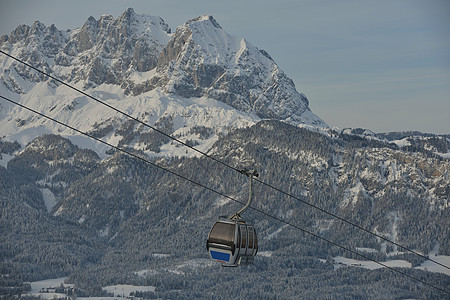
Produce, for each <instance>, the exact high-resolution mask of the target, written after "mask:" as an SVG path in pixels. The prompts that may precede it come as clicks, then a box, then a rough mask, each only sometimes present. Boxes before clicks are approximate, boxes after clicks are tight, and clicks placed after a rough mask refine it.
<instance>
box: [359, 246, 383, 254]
mask: <svg viewBox="0 0 450 300" xmlns="http://www.w3.org/2000/svg"><path fill="white" fill-rule="evenodd" d="M356 250H358V251H359V252H366V253H376V252H378V251H377V250H376V249H373V248H364V247H362V248H358V247H357V248H356Z"/></svg>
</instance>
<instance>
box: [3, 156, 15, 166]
mask: <svg viewBox="0 0 450 300" xmlns="http://www.w3.org/2000/svg"><path fill="white" fill-rule="evenodd" d="M13 158H14V155H9V154H5V153H1V154H0V166H2V167H4V168H6V167H7V166H8V162H9V161H10V160H11V159H13Z"/></svg>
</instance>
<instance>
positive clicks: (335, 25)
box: [0, 0, 450, 133]
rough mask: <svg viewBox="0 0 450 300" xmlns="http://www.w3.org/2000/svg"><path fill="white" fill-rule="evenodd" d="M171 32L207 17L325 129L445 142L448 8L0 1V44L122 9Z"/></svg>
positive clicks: (400, 0)
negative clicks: (274, 73) (40, 27)
mask: <svg viewBox="0 0 450 300" xmlns="http://www.w3.org/2000/svg"><path fill="white" fill-rule="evenodd" d="M128 7H132V8H134V10H135V12H136V13H138V14H149V15H154V16H160V17H162V18H163V19H164V20H165V21H166V22H167V23H168V24H169V26H170V27H171V28H172V31H175V29H176V27H177V26H179V25H181V24H183V23H184V22H185V21H187V20H189V19H192V18H195V17H197V16H200V15H203V14H212V15H213V16H214V18H215V19H216V20H217V21H218V22H219V24H220V25H221V26H222V28H223V29H224V30H225V31H227V32H228V33H229V34H232V35H235V36H238V37H244V38H245V39H246V40H247V41H249V42H250V43H252V44H253V45H255V46H256V47H258V48H260V49H264V50H266V51H267V52H268V53H269V54H270V55H271V56H272V58H273V59H274V60H275V61H276V62H277V64H278V65H279V66H280V67H281V69H282V70H284V71H285V72H286V74H287V75H288V76H289V77H291V78H292V79H293V80H294V82H295V84H296V87H297V90H299V91H300V92H302V93H304V94H305V95H306V96H307V97H308V99H309V101H310V107H311V109H312V111H313V112H314V113H316V114H317V115H319V116H320V117H321V118H322V119H324V120H325V121H326V122H327V123H328V124H329V125H330V126H338V127H353V128H356V127H363V128H368V129H371V130H373V131H375V132H387V131H402V130H419V131H422V132H432V133H450V1H448V0H396V1H392V0H377V1H368V0H278V1H274V0H272V1H267V0H250V1H244V0H240V1H236V0H227V1H220V2H219V1H211V0H193V1H185V0H184V1H183V0H77V1H64V0H40V1H35V0H11V1H5V0H0V34H9V33H10V32H11V31H12V30H14V29H15V28H16V27H17V26H18V25H19V24H28V25H31V24H32V23H33V22H34V21H35V20H39V21H41V22H43V23H44V24H46V25H51V24H55V25H56V27H58V29H69V28H70V29H74V28H76V27H80V26H82V25H83V23H84V22H85V21H86V19H87V18H88V17H89V16H93V17H94V18H96V19H98V18H99V17H100V16H101V15H102V14H111V15H113V16H119V15H120V14H122V13H123V11H124V10H125V9H126V8H128Z"/></svg>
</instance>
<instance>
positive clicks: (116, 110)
mask: <svg viewBox="0 0 450 300" xmlns="http://www.w3.org/2000/svg"><path fill="white" fill-rule="evenodd" d="M0 53H2V54H4V55H6V56H8V57H10V58H12V59H14V60H16V61H18V62H20V63H22V64H24V65H26V66H27V67H29V68H32V69H33V70H35V71H37V72H39V73H41V74H43V75H45V76H48V77H49V78H51V79H53V80H55V81H57V82H59V83H61V84H63V85H65V86H67V87H69V88H71V89H73V90H75V91H77V92H79V93H81V94H83V95H85V96H86V97H88V98H91V99H92V100H94V101H96V102H98V103H100V104H103V105H105V106H106V107H108V108H110V109H112V110H114V111H115V112H118V113H120V114H122V115H124V116H126V117H128V118H129V119H131V120H134V121H136V122H138V123H139V124H142V125H144V126H145V127H148V128H150V129H152V130H154V131H156V132H158V133H160V134H162V135H164V136H166V137H168V138H170V139H172V140H174V141H176V142H178V143H180V144H181V145H183V146H186V147H188V148H190V149H192V150H194V151H196V152H198V153H200V154H202V155H204V156H206V157H208V158H210V159H212V160H214V161H216V162H218V163H220V164H222V165H223V166H225V167H227V168H230V169H232V170H234V171H237V172H239V173H240V170H239V169H237V168H235V167H233V166H231V165H229V164H227V163H225V162H223V161H221V160H219V159H217V158H215V157H213V156H211V155H209V154H207V153H205V152H203V151H201V150H198V149H196V148H195V147H193V146H190V145H188V144H186V143H185V142H182V141H181V140H179V139H177V138H176V137H173V136H171V135H170V134H167V133H165V132H164V131H162V130H159V129H157V128H155V127H153V126H151V125H150V124H147V123H145V122H143V121H141V120H139V119H137V118H135V117H133V116H131V115H129V114H127V113H125V112H123V111H121V110H119V109H117V108H115V107H114V106H111V105H109V104H108V103H105V102H103V101H101V100H99V99H97V98H95V97H94V96H92V95H89V94H88V93H86V92H84V91H82V90H80V89H78V88H76V87H74V86H72V85H70V84H68V83H66V82H64V81H63V80H61V79H59V78H56V77H54V76H52V75H50V74H48V73H46V72H44V71H42V70H40V69H38V68H36V67H34V66H32V65H30V64H28V63H26V62H24V61H22V60H20V59H19V58H17V57H14V56H12V55H10V54H8V53H6V52H4V51H3V50H0ZM255 181H257V182H259V183H261V184H263V185H265V186H267V187H269V188H271V189H274V190H276V191H278V192H280V193H282V194H284V195H287V196H289V197H291V198H293V199H295V200H298V201H300V202H302V203H304V204H306V205H309V206H310V207H312V208H314V209H317V210H319V211H321V212H323V213H326V214H328V215H329V216H331V217H333V218H336V219H338V220H340V221H342V222H344V223H347V224H349V225H351V226H354V227H356V228H358V229H360V230H362V231H364V232H366V233H369V234H371V235H373V236H375V237H378V238H380V239H382V240H384V241H386V242H389V243H391V244H393V245H395V246H397V247H400V248H401V249H403V250H406V251H408V252H411V253H413V254H415V255H417V256H419V257H422V258H424V259H427V260H429V261H431V262H433V263H435V264H437V265H440V266H442V267H444V268H446V269H449V270H450V267H449V266H446V265H444V264H442V263H440V262H438V261H436V260H434V259H432V258H430V257H426V256H425V255H423V254H420V253H419V252H417V251H414V250H412V249H409V248H407V247H405V246H402V245H400V244H398V243H396V242H394V241H391V240H389V239H387V238H385V237H383V236H381V235H379V234H377V233H375V232H372V231H370V230H368V229H366V228H364V227H362V226H360V225H357V224H355V223H353V222H351V221H348V220H346V219H344V218H342V217H339V216H338V215H336V214H333V213H331V212H328V211H326V210H325V209H323V208H320V207H318V206H316V205H314V204H312V203H310V202H308V201H306V200H303V199H300V198H299V197H296V196H294V195H292V194H290V193H288V192H285V191H283V190H281V189H279V188H277V187H274V186H272V185H270V184H268V183H266V182H264V181H262V180H260V179H257V178H255Z"/></svg>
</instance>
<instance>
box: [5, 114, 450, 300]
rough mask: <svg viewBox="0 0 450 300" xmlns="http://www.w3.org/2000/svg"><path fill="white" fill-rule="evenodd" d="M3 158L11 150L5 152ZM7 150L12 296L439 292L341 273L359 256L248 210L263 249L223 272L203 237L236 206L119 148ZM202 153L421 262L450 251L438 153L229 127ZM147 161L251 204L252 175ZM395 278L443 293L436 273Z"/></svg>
mask: <svg viewBox="0 0 450 300" xmlns="http://www.w3.org/2000/svg"><path fill="white" fill-rule="evenodd" d="M330 132H331V131H330ZM1 149H11V150H8V151H9V153H12V152H13V151H16V150H17V146H16V145H14V144H11V143H6V142H2V148H1ZM2 152H4V153H5V152H7V150H2ZM135 153H136V154H137V155H142V156H143V157H144V154H143V153H142V152H135ZM15 154H16V155H15V157H14V158H12V159H11V160H9V162H8V164H7V168H3V167H0V172H1V173H2V174H1V175H2V176H0V178H1V186H0V189H1V195H2V197H1V201H2V210H1V219H0V220H1V227H2V232H4V237H5V238H3V239H2V241H1V242H0V246H1V248H0V249H1V253H2V256H3V263H4V264H3V269H2V274H3V275H2V280H3V282H4V285H8V284H7V282H9V285H10V290H11V289H13V288H15V289H16V290H17V291H20V289H21V286H22V283H21V282H25V281H35V280H38V279H45V278H52V277H62V276H69V279H68V280H69V281H70V282H72V283H75V284H76V286H77V288H78V289H79V290H78V294H79V295H91V296H92V295H102V294H103V295H105V294H104V293H105V292H104V291H102V290H101V289H100V287H102V286H106V285H111V284H136V285H150V286H155V287H156V290H155V292H148V294H146V296H147V297H149V298H151V297H160V298H171V297H174V298H183V297H184V298H192V297H217V298H221V297H224V298H230V297H241V298H246V297H250V298H255V297H256V298H258V297H267V298H271V297H275V296H278V297H281V298H297V297H298V296H301V297H304V298H318V299H327V297H332V298H333V297H334V298H339V297H341V296H342V297H351V298H355V297H366V296H369V297H371V298H388V299H389V298H390V299H395V298H398V297H402V298H403V297H411V298H416V297H419V298H420V297H426V298H440V297H441V296H442V295H440V294H439V293H438V292H436V291H435V290H433V289H430V288H429V287H425V286H422V285H420V284H418V283H417V282H414V281H412V280H411V279H409V278H406V277H404V276H401V275H399V274H396V273H393V272H392V271H390V270H386V269H379V270H366V269H362V268H357V267H356V268H355V267H342V266H340V265H337V264H336V262H335V261H334V259H333V258H334V257H337V256H346V257H350V258H355V259H361V258H360V257H357V256H356V255H354V254H351V253H348V252H346V251H344V250H342V249H340V248H338V247H335V246H333V245H331V244H329V243H327V242H325V241H324V240H321V239H318V238H315V237H313V236H311V235H309V234H307V233H305V232H303V231H300V230H297V229H296V228H293V227H290V226H287V225H285V224H281V223H279V222H278V221H276V220H274V219H271V218H268V217H267V216H265V215H262V214H260V213H258V212H256V211H254V210H251V209H250V210H248V211H246V212H245V218H246V219H249V220H253V222H254V224H255V227H256V229H257V231H258V236H259V241H260V249H259V254H258V255H257V256H256V260H255V264H254V265H253V266H249V267H240V268H237V269H228V268H221V267H220V265H218V264H215V263H213V262H212V261H210V260H209V259H208V255H207V252H206V250H205V240H206V236H207V234H208V231H209V228H210V227H211V225H212V224H213V223H214V221H215V220H216V219H217V217H218V216H219V215H229V214H232V213H234V212H235V211H237V210H238V209H239V208H240V207H241V204H238V203H235V202H233V201H231V200H229V199H227V198H223V197H221V196H219V195H217V194H215V193H213V192H211V191H208V190H205V189H203V188H201V187H199V186H196V185H193V184H192V183H190V182H188V181H186V180H183V179H181V178H179V177H176V176H174V175H172V174H170V173H168V172H165V171H164V170H161V169H158V168H155V167H154V166H151V165H149V164H146V163H145V162H143V161H141V160H137V159H135V158H132V157H129V156H128V155H126V154H123V153H121V152H120V151H115V153H113V154H112V155H111V156H110V157H107V158H106V159H103V160H101V159H99V157H98V156H97V155H96V154H95V153H94V152H93V151H90V150H83V149H80V148H78V147H77V146H75V145H73V144H72V143H71V142H70V141H68V140H67V139H64V138H62V137H60V136H56V135H45V136H41V137H39V138H37V139H35V140H33V141H32V142H31V143H30V144H28V145H27V146H26V147H25V148H24V149H22V150H19V152H15ZM209 154H210V155H211V156H214V157H215V158H217V159H220V160H222V161H224V162H225V163H227V164H229V165H231V166H234V167H236V168H243V167H251V168H255V169H257V170H258V171H259V172H260V174H261V176H260V180H261V181H263V182H265V183H268V184H270V185H272V186H275V187H277V188H279V189H281V190H283V191H286V192H288V193H289V194H291V195H294V196H295V197H297V198H299V199H301V200H303V201H305V202H307V203H311V204H313V205H315V206H318V207H320V208H323V209H324V210H326V211H328V212H332V213H333V214H336V215H338V216H340V217H342V218H345V219H347V220H349V221H351V222H353V223H355V224H357V225H360V226H362V227H364V228H367V229H368V230H370V231H373V232H376V233H378V234H380V235H382V236H384V237H386V238H388V239H390V240H393V241H395V242H396V243H399V244H401V245H404V246H406V247H408V248H410V249H414V250H417V251H419V252H422V253H425V254H427V253H429V252H430V251H431V250H432V249H433V248H435V246H436V245H439V253H438V254H440V255H449V254H450V249H449V241H448V238H449V236H448V228H449V225H450V224H449V222H450V216H449V209H448V198H449V197H448V196H449V190H448V189H449V185H448V170H449V169H450V166H449V161H448V159H444V158H442V157H441V156H439V155H434V154H432V153H430V152H429V151H425V150H423V151H422V150H420V149H419V148H418V149H415V151H403V150H401V149H399V148H398V146H396V145H395V144H392V143H390V142H388V141H385V142H383V141H381V140H370V139H366V138H363V137H360V136H356V135H348V134H343V133H338V132H333V133H332V134H327V135H325V134H322V133H317V132H314V131H311V130H307V129H302V128H298V127H295V126H292V125H288V124H286V123H282V122H279V121H262V122H260V123H258V124H256V125H255V126H253V127H249V128H245V129H239V130H235V131H232V132H231V133H230V134H228V135H227V136H225V137H224V138H222V139H221V140H219V141H218V142H216V144H215V145H214V146H213V147H212V149H211V150H210V151H209ZM146 159H148V160H149V161H151V162H153V163H156V164H158V165H160V166H162V167H164V168H167V169H169V170H171V171H173V172H175V173H177V174H180V175H182V176H185V177H187V178H189V179H191V180H193V181H196V182H199V183H201V184H203V185H206V186H208V187H210V188H211V189H213V190H217V191H219V192H221V193H223V194H225V195H228V196H231V197H233V198H235V199H238V200H241V201H245V199H246V197H247V184H248V182H247V180H248V179H247V178H246V177H245V176H242V175H241V174H239V173H238V172H235V171H234V170H232V169H229V168H226V167H224V166H223V165H221V164H218V163H217V162H214V161H213V160H211V159H209V158H206V157H200V158H186V157H179V158H151V157H146ZM254 190H255V192H254V197H255V201H254V202H253V204H252V206H253V207H255V208H258V209H260V210H262V211H264V212H266V213H268V214H270V215H273V216H275V217H277V218H281V219H283V220H285V221H287V222H290V223H291V224H295V225H296V226H299V227H300V228H303V229H305V230H307V231H309V232H312V233H314V234H317V235H319V236H321V237H323V238H325V239H328V240H331V241H334V242H336V243H338V244H341V245H343V246H345V247H348V248H350V249H352V250H355V251H360V250H357V249H365V248H370V249H374V250H373V251H372V252H370V253H366V252H361V253H363V254H364V255H366V256H370V257H371V258H373V259H376V260H379V261H385V260H388V259H389V260H393V259H401V260H405V261H408V262H410V263H411V266H412V267H413V268H414V267H417V266H420V265H421V264H422V263H423V262H424V260H425V259H423V258H421V257H418V256H416V255H414V254H406V253H404V252H405V251H403V250H401V249H397V247H395V246H392V245H390V244H389V243H386V242H385V241H383V240H380V239H378V238H376V237H374V236H372V235H369V234H367V233H364V232H361V231H360V230H358V229H357V228H355V227H352V226H350V225H348V224H344V223H342V222H341V221H339V220H337V219H335V218H333V217H332V216H330V215H327V214H325V213H323V212H320V211H318V210H317V209H314V208H313V207H311V206H309V205H307V204H305V203H304V202H302V201H299V200H298V199H294V198H291V197H288V196H286V195H283V194H280V193H279V192H277V191H275V190H273V189H271V188H269V187H267V186H265V185H263V184H261V183H255V186H254ZM144 271H145V272H144ZM402 271H403V272H407V273H408V274H411V276H414V277H417V278H420V279H422V280H425V281H427V282H428V281H429V282H433V284H436V285H437V286H440V287H443V288H446V287H447V288H448V287H449V284H450V281H449V276H448V275H444V274H441V273H431V272H425V271H422V270H419V269H402ZM142 274H145V275H142ZM8 278H16V279H15V281H12V282H11V281H7V279H8ZM22 289H23V288H22ZM25 289H26V285H25Z"/></svg>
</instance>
